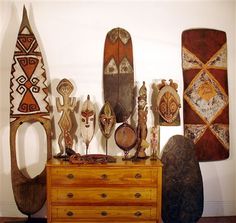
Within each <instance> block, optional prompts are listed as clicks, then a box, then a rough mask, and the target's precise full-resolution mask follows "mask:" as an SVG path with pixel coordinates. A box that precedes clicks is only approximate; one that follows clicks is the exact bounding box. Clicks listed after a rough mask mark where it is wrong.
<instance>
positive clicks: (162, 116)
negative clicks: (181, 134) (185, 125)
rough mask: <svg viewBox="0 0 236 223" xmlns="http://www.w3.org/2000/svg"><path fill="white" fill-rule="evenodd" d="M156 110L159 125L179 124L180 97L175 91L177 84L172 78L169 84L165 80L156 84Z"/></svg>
mask: <svg viewBox="0 0 236 223" xmlns="http://www.w3.org/2000/svg"><path fill="white" fill-rule="evenodd" d="M157 88H158V95H157V103H156V106H157V110H158V113H159V124H160V125H171V126H175V125H180V117H179V109H180V97H179V95H178V93H177V88H178V84H177V83H174V82H173V80H172V79H170V80H169V84H168V83H166V80H162V81H161V83H160V84H158V85H157Z"/></svg>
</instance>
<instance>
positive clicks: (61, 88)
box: [57, 79, 74, 96]
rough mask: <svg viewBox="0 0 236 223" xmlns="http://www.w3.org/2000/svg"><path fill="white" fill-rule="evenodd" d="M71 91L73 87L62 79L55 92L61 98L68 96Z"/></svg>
mask: <svg viewBox="0 0 236 223" xmlns="http://www.w3.org/2000/svg"><path fill="white" fill-rule="evenodd" d="M73 90H74V87H73V85H72V84H71V82H70V81H69V80H67V79H62V80H61V81H60V83H59V84H58V86H57V91H58V93H59V94H60V95H61V96H69V95H70V94H71V93H72V91H73Z"/></svg>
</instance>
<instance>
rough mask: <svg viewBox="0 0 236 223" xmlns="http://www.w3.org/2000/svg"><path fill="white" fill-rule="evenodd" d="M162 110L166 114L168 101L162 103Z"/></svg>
mask: <svg viewBox="0 0 236 223" xmlns="http://www.w3.org/2000/svg"><path fill="white" fill-rule="evenodd" d="M160 112H161V113H162V114H165V113H166V112H167V104H166V102H162V103H161V104H160Z"/></svg>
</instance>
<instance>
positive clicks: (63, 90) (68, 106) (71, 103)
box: [55, 79, 76, 158]
mask: <svg viewBox="0 0 236 223" xmlns="http://www.w3.org/2000/svg"><path fill="white" fill-rule="evenodd" d="M73 90H74V87H73V85H72V84H71V82H70V81H69V80H67V79H63V80H61V81H60V83H59V84H58V86H57V91H58V93H59V94H60V95H61V96H62V98H63V102H62V104H61V102H60V98H58V97H57V98H56V106H57V110H58V112H62V115H61V118H60V120H59V122H58V125H59V127H60V129H61V133H60V135H59V138H58V144H59V148H60V152H59V153H58V154H57V155H56V156H55V157H56V158H62V157H65V156H67V155H65V151H66V150H67V149H68V150H69V151H71V150H72V146H73V137H72V135H71V129H72V121H71V113H72V112H74V109H75V106H76V98H75V97H73V98H71V97H69V96H70V94H71V93H72V91H73ZM63 141H64V145H63Z"/></svg>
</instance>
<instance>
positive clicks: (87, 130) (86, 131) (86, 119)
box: [80, 95, 96, 155]
mask: <svg viewBox="0 0 236 223" xmlns="http://www.w3.org/2000/svg"><path fill="white" fill-rule="evenodd" d="M95 123H96V113H95V109H94V105H93V103H92V102H91V101H90V97H89V95H88V96H87V100H86V101H85V102H84V103H83V105H82V109H81V125H80V127H81V135H82V138H83V141H84V143H85V144H86V155H87V154H88V147H89V143H90V141H91V140H92V138H93V135H94V130H95Z"/></svg>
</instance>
